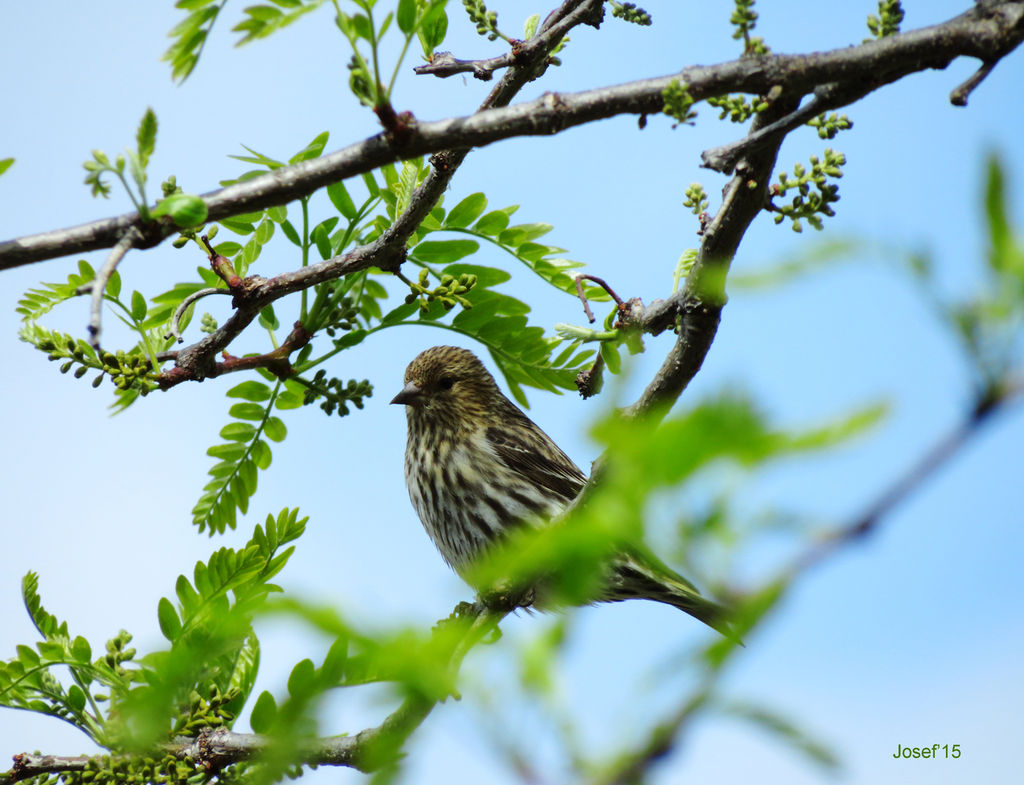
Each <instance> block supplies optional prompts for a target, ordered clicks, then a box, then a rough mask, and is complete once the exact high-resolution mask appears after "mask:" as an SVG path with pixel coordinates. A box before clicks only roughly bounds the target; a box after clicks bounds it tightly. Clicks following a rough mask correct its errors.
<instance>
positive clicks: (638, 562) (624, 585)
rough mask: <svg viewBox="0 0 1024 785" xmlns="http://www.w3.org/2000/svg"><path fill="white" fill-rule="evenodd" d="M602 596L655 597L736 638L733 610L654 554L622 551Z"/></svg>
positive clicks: (609, 599) (611, 599) (606, 598)
mask: <svg viewBox="0 0 1024 785" xmlns="http://www.w3.org/2000/svg"><path fill="white" fill-rule="evenodd" d="M601 599H602V600H604V601H607V602H617V601H619V600H634V599H637V600H654V601H655V602H663V603H665V604H666V605H672V606H673V607H676V608H679V610H681V611H684V612H685V613H688V614H690V615H691V616H693V617H694V618H695V619H697V620H699V621H702V622H704V623H705V624H706V625H708V626H709V627H711V628H712V629H715V630H718V632H720V633H722V635H724V636H726V637H727V638H732V639H733V640H738V639H737V637H736V632H735V630H733V629H732V626H731V625H730V624H729V619H730V617H731V616H732V613H731V612H730V611H729V609H728V608H726V607H725V606H724V605H720V604H718V603H717V602H714V601H712V600H709V599H707V598H706V597H702V596H701V594H700V592H699V591H697V587H696V586H694V585H693V584H692V583H690V582H689V581H688V580H686V578H684V577H683V576H682V575H679V574H678V573H676V572H674V571H673V570H672V569H671V568H669V567H668V566H666V565H664V564H661V563H659V562H657V560H656V559H653V558H642V557H639V555H623V556H620V557H619V558H617V559H616V560H615V561H614V563H613V564H612V574H611V576H610V577H609V580H608V583H607V587H606V590H605V593H604V595H603V596H602V597H601Z"/></svg>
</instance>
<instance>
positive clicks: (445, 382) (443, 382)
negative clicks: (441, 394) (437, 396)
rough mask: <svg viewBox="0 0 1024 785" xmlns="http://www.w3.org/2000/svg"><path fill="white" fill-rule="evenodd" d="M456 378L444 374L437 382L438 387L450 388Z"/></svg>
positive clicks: (442, 388)
mask: <svg viewBox="0 0 1024 785" xmlns="http://www.w3.org/2000/svg"><path fill="white" fill-rule="evenodd" d="M453 384H455V380H454V379H453V378H452V377H451V376H442V377H441V378H440V379H439V380H438V382H437V389H439V390H450V389H451V388H452V385H453Z"/></svg>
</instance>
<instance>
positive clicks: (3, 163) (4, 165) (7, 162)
mask: <svg viewBox="0 0 1024 785" xmlns="http://www.w3.org/2000/svg"><path fill="white" fill-rule="evenodd" d="M13 163H14V159H13V158H0V174H3V173H4V172H6V171H7V170H8V169H10V168H11V165H12V164H13Z"/></svg>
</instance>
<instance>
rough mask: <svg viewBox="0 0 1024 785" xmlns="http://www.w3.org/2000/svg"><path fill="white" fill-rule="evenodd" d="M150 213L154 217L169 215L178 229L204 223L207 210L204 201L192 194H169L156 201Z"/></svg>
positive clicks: (207, 213)
mask: <svg viewBox="0 0 1024 785" xmlns="http://www.w3.org/2000/svg"><path fill="white" fill-rule="evenodd" d="M151 215H152V216H153V217H154V218H160V217H161V216H164V215H166V216H169V217H170V219H171V220H172V221H174V225H175V226H177V227H178V228H179V229H188V228H189V227H192V226H198V225H199V224H201V223H204V222H205V221H206V218H207V216H208V215H209V210H208V209H207V207H206V202H204V201H203V200H202V199H201V198H199V197H198V196H195V195H194V194H171V195H170V196H168V197H165V198H164V199H161V200H160V201H159V202H158V203H157V205H156V207H154V208H153V212H152V213H151Z"/></svg>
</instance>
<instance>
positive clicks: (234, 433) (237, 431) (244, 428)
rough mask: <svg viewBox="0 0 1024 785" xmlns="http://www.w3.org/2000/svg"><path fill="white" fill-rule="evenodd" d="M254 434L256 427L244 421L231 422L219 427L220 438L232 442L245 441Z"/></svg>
mask: <svg viewBox="0 0 1024 785" xmlns="http://www.w3.org/2000/svg"><path fill="white" fill-rule="evenodd" d="M255 434H256V429H255V428H254V427H253V426H251V425H249V423H244V422H232V423H228V424H227V425H225V426H224V427H223V428H221V429H220V436H221V438H222V439H227V440H228V441H232V442H247V441H249V440H250V439H252V437H253V436H254V435H255Z"/></svg>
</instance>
